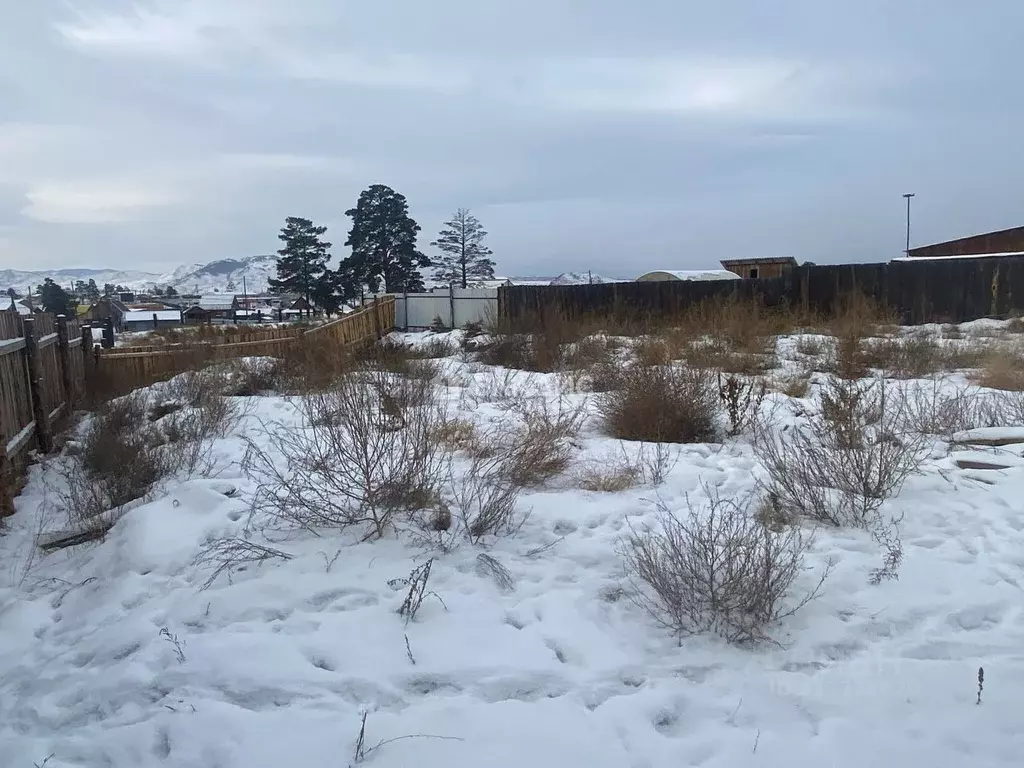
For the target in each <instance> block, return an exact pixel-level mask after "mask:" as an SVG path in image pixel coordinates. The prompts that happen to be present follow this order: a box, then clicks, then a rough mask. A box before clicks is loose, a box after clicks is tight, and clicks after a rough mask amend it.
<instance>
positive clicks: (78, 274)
mask: <svg viewBox="0 0 1024 768" xmlns="http://www.w3.org/2000/svg"><path fill="white" fill-rule="evenodd" d="M276 272H277V257H276V256H273V255H261V256H248V257H245V258H241V259H218V260H217V261H211V262H209V263H208V264H186V265H182V266H180V267H177V268H176V269H174V270H172V271H171V272H164V273H159V272H143V271H141V270H118V269H95V268H65V269H45V270H44V269H40V270H17V269H3V270H0V291H6V290H7V289H8V288H14V289H15V290H16V291H18V292H19V293H24V292H25V291H27V289H28V287H29V286H36V285H39V284H40V283H42V282H43V281H44V280H45V279H46V278H48V277H50V278H53V279H54V280H55V281H57V282H58V283H60V284H61V285H63V286H64V287H65V288H68V287H70V284H71V283H73V282H75V281H76V280H86V281H88V280H90V279H92V280H95V281H96V285H98V286H99V287H100V289H102V288H103V286H104V285H105V284H106V283H112V284H113V285H120V286H123V287H124V288H126V289H128V290H130V291H138V292H142V291H152V290H154V289H160V290H163V289H164V288H166V287H167V286H168V285H170V286H173V287H174V289H175V290H176V291H177V292H178V293H214V292H221V293H223V292H229V291H237V292H238V293H241V292H242V290H243V285H244V289H245V291H246V292H247V293H262V292H264V291H266V290H267V286H268V283H267V281H268V280H269V279H270V278H271V277H274V276H275V274H276Z"/></svg>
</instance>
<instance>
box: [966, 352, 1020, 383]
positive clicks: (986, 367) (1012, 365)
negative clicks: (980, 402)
mask: <svg viewBox="0 0 1024 768" xmlns="http://www.w3.org/2000/svg"><path fill="white" fill-rule="evenodd" d="M974 381H975V383H977V384H980V385H981V386H983V387H988V388H989V389H1002V390H1006V391H1010V392H1024V357H1022V355H1021V354H1020V353H1019V352H1017V351H1016V350H1011V349H1006V348H997V349H992V350H990V351H989V353H988V354H987V355H986V356H985V358H984V362H983V367H982V369H981V371H980V372H979V373H978V375H976V376H975V377H974Z"/></svg>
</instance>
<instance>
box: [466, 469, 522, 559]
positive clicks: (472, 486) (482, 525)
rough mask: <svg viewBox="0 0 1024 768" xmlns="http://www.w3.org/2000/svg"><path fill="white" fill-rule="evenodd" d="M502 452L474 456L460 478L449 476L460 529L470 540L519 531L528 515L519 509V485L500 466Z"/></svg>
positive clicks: (478, 541) (506, 534)
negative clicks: (500, 453)
mask: <svg viewBox="0 0 1024 768" xmlns="http://www.w3.org/2000/svg"><path fill="white" fill-rule="evenodd" d="M504 461H507V458H506V457H504V456H495V457H491V458H482V457H476V458H474V459H473V460H472V462H471V463H470V466H469V467H468V468H467V469H466V471H465V472H464V473H463V474H462V476H461V477H460V478H454V477H453V478H452V481H451V483H450V488H451V499H452V502H453V504H454V506H455V508H456V509H457V510H458V520H459V522H460V529H461V531H462V532H463V533H464V534H465V536H466V537H467V538H468V539H469V540H470V542H472V543H473V544H480V543H483V541H484V540H485V539H487V538H489V537H494V536H510V535H514V534H516V533H518V532H519V529H520V528H522V526H523V524H524V523H525V522H526V517H527V515H526V514H524V513H521V512H520V511H519V509H518V502H519V493H520V489H521V486H519V485H517V484H516V483H515V482H514V481H513V480H512V479H511V478H510V477H509V475H510V474H511V473H510V472H508V471H507V468H506V467H504V466H503V462H504Z"/></svg>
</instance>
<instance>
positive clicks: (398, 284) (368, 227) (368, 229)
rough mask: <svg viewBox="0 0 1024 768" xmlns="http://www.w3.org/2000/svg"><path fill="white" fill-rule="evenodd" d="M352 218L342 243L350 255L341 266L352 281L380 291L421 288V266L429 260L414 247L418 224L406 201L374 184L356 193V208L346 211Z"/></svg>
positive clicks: (384, 187)
mask: <svg viewBox="0 0 1024 768" xmlns="http://www.w3.org/2000/svg"><path fill="white" fill-rule="evenodd" d="M345 215H346V216H350V217H351V218H352V229H350V230H349V233H348V240H346V241H345V245H347V246H350V247H351V248H352V255H351V256H350V257H349V258H348V259H346V260H345V262H344V263H343V269H344V270H345V271H346V272H347V274H349V275H351V277H352V280H353V282H354V283H356V284H358V285H366V286H368V287H369V289H370V290H371V291H373V292H376V291H378V290H380V286H381V283H383V284H384V290H386V291H389V292H397V291H410V292H416V291H422V290H423V289H424V288H423V275H421V274H420V271H419V269H420V267H429V266H430V259H429V258H427V257H426V256H425V255H424V254H423V253H421V252H420V251H419V250H418V249H417V248H416V235H417V233H418V232H419V231H420V225H419V224H417V223H416V222H415V221H413V219H412V218H411V217H410V216H409V204H408V203H407V202H406V199H405V196H404V195H400V194H398V193H397V192H395V190H393V189H392V188H391V187H388V186H385V185H384V184H374V185H373V186H372V187H370V188H368V189H365V190H363V192H361V193H360V195H359V201H358V202H357V203H356V207H355V208H352V209H350V210H348V211H345Z"/></svg>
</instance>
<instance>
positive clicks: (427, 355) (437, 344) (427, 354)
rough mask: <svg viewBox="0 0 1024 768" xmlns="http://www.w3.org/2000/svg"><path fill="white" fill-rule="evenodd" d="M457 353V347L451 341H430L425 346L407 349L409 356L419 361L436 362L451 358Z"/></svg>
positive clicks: (445, 339) (420, 345)
mask: <svg viewBox="0 0 1024 768" xmlns="http://www.w3.org/2000/svg"><path fill="white" fill-rule="evenodd" d="M458 351H459V346H458V344H456V343H455V342H454V341H453V340H452V339H449V338H444V339H431V340H430V341H428V342H426V343H425V344H417V345H415V346H410V347H409V356H410V357H412V358H417V359H421V360H436V359H440V358H444V357H451V356H452V355H454V354H456V353H457V352H458Z"/></svg>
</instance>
